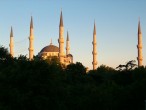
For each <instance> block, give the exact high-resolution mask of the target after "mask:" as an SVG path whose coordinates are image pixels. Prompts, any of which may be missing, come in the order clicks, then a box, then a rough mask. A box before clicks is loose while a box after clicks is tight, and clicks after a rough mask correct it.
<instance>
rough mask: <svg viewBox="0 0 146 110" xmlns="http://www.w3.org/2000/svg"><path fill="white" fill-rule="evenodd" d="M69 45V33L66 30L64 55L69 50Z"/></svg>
mask: <svg viewBox="0 0 146 110" xmlns="http://www.w3.org/2000/svg"><path fill="white" fill-rule="evenodd" d="M69 50H70V45H69V34H68V31H67V38H66V55H68V54H69V53H70V52H69Z"/></svg>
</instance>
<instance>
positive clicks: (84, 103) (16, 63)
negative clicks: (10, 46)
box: [0, 47, 146, 110]
mask: <svg viewBox="0 0 146 110" xmlns="http://www.w3.org/2000/svg"><path fill="white" fill-rule="evenodd" d="M144 100H146V67H140V68H137V67H136V68H134V69H123V70H115V69H113V68H111V67H108V66H104V65H101V66H100V67H98V68H97V70H94V71H93V70H92V71H89V72H88V73H86V68H85V67H84V66H83V65H82V64H81V63H79V62H77V63H75V64H70V65H68V66H67V67H64V66H63V65H61V64H60V63H59V60H58V59H57V58H55V57H54V58H52V59H50V58H48V59H47V60H42V59H41V58H38V57H37V56H35V57H34V60H32V61H29V60H28V58H27V57H26V56H22V55H21V56H19V57H18V58H12V57H11V56H10V54H9V52H8V50H7V49H6V48H4V47H0V110H92V109H93V110H144V108H145V103H144Z"/></svg>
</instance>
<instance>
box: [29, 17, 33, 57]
mask: <svg viewBox="0 0 146 110" xmlns="http://www.w3.org/2000/svg"><path fill="white" fill-rule="evenodd" d="M33 41H34V34H33V18H32V16H31V21H30V36H29V49H28V50H29V60H32V59H33V56H34V46H33Z"/></svg>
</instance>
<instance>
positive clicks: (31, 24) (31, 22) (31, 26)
mask: <svg viewBox="0 0 146 110" xmlns="http://www.w3.org/2000/svg"><path fill="white" fill-rule="evenodd" d="M30 28H33V18H32V16H31V21H30Z"/></svg>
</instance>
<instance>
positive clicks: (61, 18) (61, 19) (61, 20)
mask: <svg viewBox="0 0 146 110" xmlns="http://www.w3.org/2000/svg"><path fill="white" fill-rule="evenodd" d="M59 26H62V27H63V16H62V9H61V14H60V24H59Z"/></svg>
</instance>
